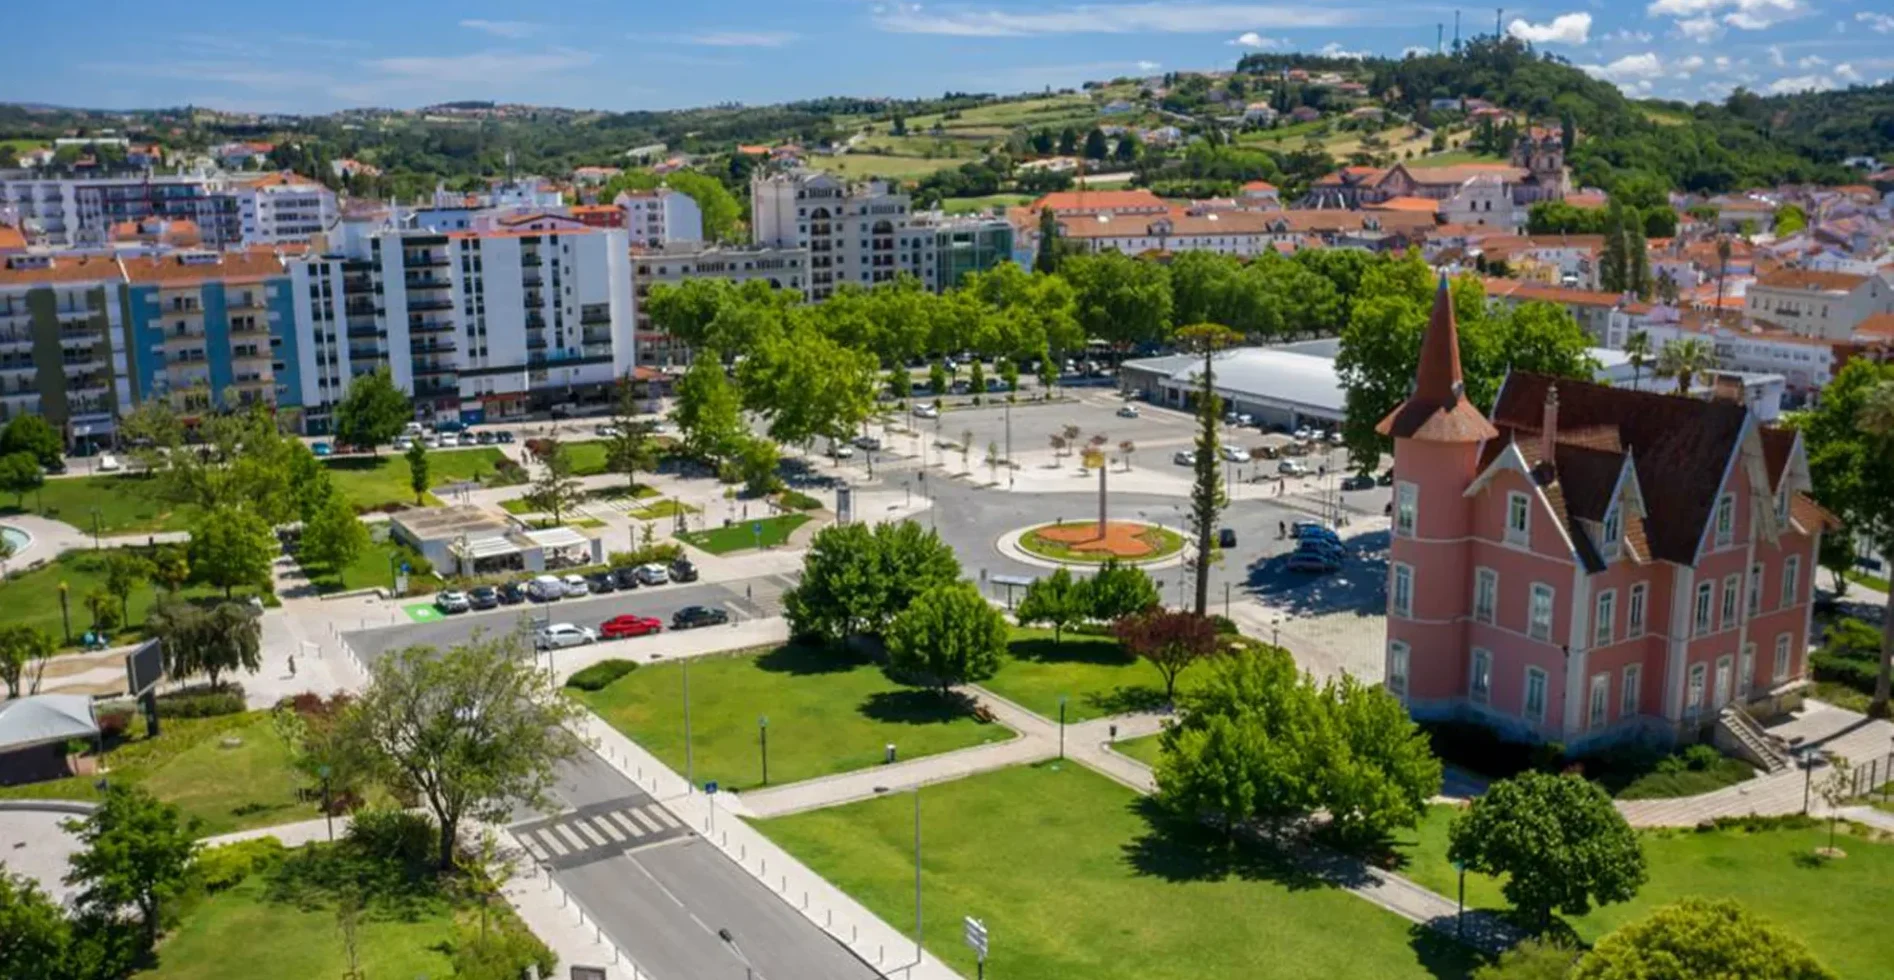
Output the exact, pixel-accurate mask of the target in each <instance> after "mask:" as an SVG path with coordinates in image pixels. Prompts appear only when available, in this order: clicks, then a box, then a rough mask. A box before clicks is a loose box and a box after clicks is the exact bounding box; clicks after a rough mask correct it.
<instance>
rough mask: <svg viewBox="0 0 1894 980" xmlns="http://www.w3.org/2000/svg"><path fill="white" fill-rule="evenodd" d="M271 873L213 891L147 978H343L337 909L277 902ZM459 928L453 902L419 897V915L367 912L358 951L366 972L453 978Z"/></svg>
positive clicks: (162, 948) (169, 939) (161, 951)
mask: <svg viewBox="0 0 1894 980" xmlns="http://www.w3.org/2000/svg"><path fill="white" fill-rule="evenodd" d="M268 886H269V882H268V880H267V875H265V874H262V873H259V874H253V875H251V876H250V877H249V878H247V879H245V880H244V881H243V883H242V884H239V885H237V886H236V887H234V888H231V889H229V890H227V891H222V892H218V893H217V894H214V895H211V896H209V897H207V898H205V899H204V900H203V901H202V902H201V903H199V904H198V905H197V906H196V907H195V908H193V909H191V910H190V911H189V912H188V913H187V914H186V915H185V916H184V918H183V920H182V921H181V922H179V923H178V926H177V928H176V929H175V930H173V931H172V932H171V933H170V935H168V936H166V937H165V939H164V941H163V942H162V943H161V944H160V945H159V946H158V965H157V966H156V967H155V968H153V969H150V970H146V971H143V972H140V973H138V974H136V976H137V977H138V978H140V980H252V978H254V977H258V976H272V977H309V978H314V977H340V976H343V975H344V971H345V970H346V969H347V968H348V959H347V954H346V953H345V952H344V950H343V947H342V941H341V934H340V932H339V931H338V929H337V927H336V914H335V910H334V909H333V908H331V907H327V906H321V907H317V908H309V909H305V908H302V907H300V906H299V905H297V904H296V903H295V902H290V901H272V900H271V899H270V898H269V895H268V890H269V889H268ZM454 935H455V930H454V913H453V911H452V909H451V908H450V907H449V905H448V904H447V903H446V902H443V901H438V900H437V901H429V902H421V903H416V905H415V914H414V915H413V917H412V918H401V917H397V916H394V915H388V914H378V915H364V916H363V917H362V919H361V921H360V924H359V926H358V927H357V929H356V956H357V958H358V962H359V964H360V966H361V969H362V974H361V975H362V976H364V977H377V978H379V977H387V978H391V980H394V978H399V980H407V978H409V977H445V976H449V975H451V973H452V969H453V968H452V965H451V964H450V962H449V960H448V957H447V953H446V952H444V948H445V947H446V945H447V944H448V943H450V942H451V941H452V940H453V938H454Z"/></svg>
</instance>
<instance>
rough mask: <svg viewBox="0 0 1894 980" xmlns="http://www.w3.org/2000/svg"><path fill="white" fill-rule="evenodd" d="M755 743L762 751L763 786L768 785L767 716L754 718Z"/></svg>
mask: <svg viewBox="0 0 1894 980" xmlns="http://www.w3.org/2000/svg"><path fill="white" fill-rule="evenodd" d="M756 741H757V744H758V745H759V746H760V747H761V748H762V751H763V785H765V786H768V785H769V716H768V715H758V716H757V717H756Z"/></svg>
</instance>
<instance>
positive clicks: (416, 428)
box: [401, 422, 427, 436]
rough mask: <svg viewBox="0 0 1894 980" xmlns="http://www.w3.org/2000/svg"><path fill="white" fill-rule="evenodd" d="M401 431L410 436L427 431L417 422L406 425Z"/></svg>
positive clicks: (425, 427)
mask: <svg viewBox="0 0 1894 980" xmlns="http://www.w3.org/2000/svg"><path fill="white" fill-rule="evenodd" d="M401 431H402V432H405V433H407V434H408V435H411V436H418V435H420V434H422V433H424V432H426V431H427V426H425V425H422V424H421V423H419V422H409V423H408V424H407V425H404V426H402V427H401Z"/></svg>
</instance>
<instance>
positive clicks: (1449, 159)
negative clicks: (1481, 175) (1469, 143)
mask: <svg viewBox="0 0 1894 980" xmlns="http://www.w3.org/2000/svg"><path fill="white" fill-rule="evenodd" d="M1505 162H1506V160H1505V158H1504V157H1497V156H1494V155H1493V154H1491V153H1475V152H1474V151H1472V150H1448V151H1447V152H1445V153H1435V154H1430V155H1428V156H1424V157H1415V158H1414V159H1413V160H1411V161H1408V164H1407V165H1408V166H1409V167H1412V168H1414V169H1416V170H1424V169H1426V168H1428V167H1453V166H1459V165H1460V164H1463V163H1505Z"/></svg>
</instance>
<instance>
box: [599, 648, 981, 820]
mask: <svg viewBox="0 0 1894 980" xmlns="http://www.w3.org/2000/svg"><path fill="white" fill-rule="evenodd" d="M683 681H684V678H683V668H682V667H681V666H680V665H678V664H657V665H653V666H646V667H640V668H639V669H637V670H635V671H633V672H631V673H630V674H627V675H625V676H624V677H622V678H620V679H618V680H617V681H615V682H613V683H612V684H611V685H610V686H609V687H606V688H605V689H604V690H601V691H596V692H590V693H581V694H579V695H578V696H579V697H580V698H581V699H582V700H583V701H584V702H585V703H586V704H588V705H590V706H591V708H592V710H594V711H596V712H598V713H599V715H600V716H601V717H603V718H604V719H605V720H606V721H607V722H609V723H611V725H612V727H614V728H616V729H618V730H619V731H621V732H624V733H625V734H626V735H628V736H630V737H631V738H632V739H634V740H636V741H637V742H638V744H640V745H643V746H644V747H645V748H647V749H650V750H651V751H652V752H653V753H655V754H656V755H657V756H658V758H660V759H662V760H664V763H665V764H666V765H668V766H670V767H671V768H672V769H675V770H677V771H678V772H683V771H684V769H685V764H684V714H683V711H684V709H683V694H684V689H683ZM690 685H691V736H692V737H691V745H692V758H693V762H694V768H695V775H696V779H697V782H698V783H700V784H701V783H702V782H704V781H705V780H716V781H717V782H718V783H721V784H722V785H723V786H724V787H725V788H743V787H754V786H757V785H759V784H760V783H761V782H762V750H761V744H760V742H759V739H758V737H757V734H758V726H757V719H758V718H761V717H763V716H768V718H769V776H770V782H772V783H775V784H781V783H792V782H796V781H798V780H803V779H813V778H815V777H817V776H826V775H829V774H830V773H837V772H848V771H850V770H854V769H862V768H865V767H868V766H872V765H876V764H878V763H880V762H881V761H882V747H883V746H884V745H887V744H888V743H893V744H894V745H895V746H896V747H897V750H898V751H899V753H900V757H901V758H903V759H914V758H919V757H920V756H925V755H933V754H936V753H940V752H947V751H950V750H952V749H959V748H965V747H967V746H970V745H979V744H981V743H983V742H995V741H1000V740H1002V739H1006V738H1010V737H1012V733H1011V732H1010V731H1008V730H1007V729H1005V728H1002V727H1000V726H998V725H989V724H981V723H980V722H978V721H975V720H974V719H973V717H972V716H971V715H969V714H967V713H966V712H965V711H964V710H961V708H960V707H959V706H957V705H948V704H946V703H944V702H942V701H941V699H940V697H939V695H937V694H935V693H934V692H932V691H924V690H917V689H913V688H908V687H905V686H903V685H900V684H897V683H895V682H894V681H891V680H889V679H888V678H887V677H886V676H885V675H883V674H882V672H881V668H879V667H878V666H876V665H874V664H871V663H869V662H867V661H866V660H865V659H862V658H859V657H856V656H853V655H850V654H847V653H840V652H832V651H822V650H815V649H811V648H808V647H799V646H785V647H779V648H777V649H774V650H770V651H768V652H766V653H763V654H760V655H748V656H729V657H712V658H706V659H700V660H696V661H694V662H692V664H691V666H690Z"/></svg>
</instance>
